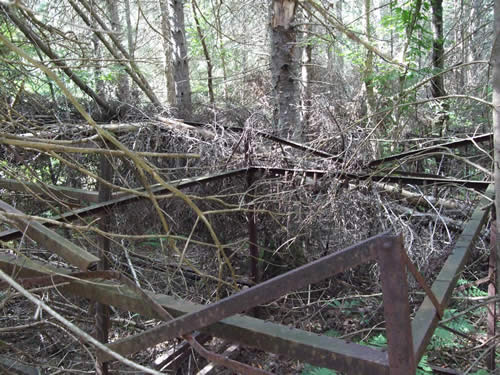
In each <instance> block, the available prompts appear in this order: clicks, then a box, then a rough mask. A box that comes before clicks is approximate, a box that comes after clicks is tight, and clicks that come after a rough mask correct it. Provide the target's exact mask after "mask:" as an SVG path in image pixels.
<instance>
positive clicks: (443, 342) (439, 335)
mask: <svg viewBox="0 0 500 375" xmlns="http://www.w3.org/2000/svg"><path fill="white" fill-rule="evenodd" d="M456 312H457V310H456V309H448V310H446V311H445V313H444V319H449V318H451V317H452V316H453V315H454V314H455V313H456ZM446 326H447V327H449V328H452V329H454V330H455V331H458V332H461V333H464V334H469V333H471V332H472V331H473V330H474V326H473V325H472V324H471V323H470V322H469V321H468V320H467V319H466V318H465V316H463V315H462V316H459V317H458V318H456V319H454V320H451V321H450V322H448V323H446ZM458 346H459V343H458V342H457V340H456V335H455V334H454V333H453V332H450V331H448V330H446V329H444V328H441V327H438V328H437V329H436V331H435V332H434V335H433V336H432V340H431V343H430V348H432V349H440V348H441V349H442V348H454V347H458Z"/></svg>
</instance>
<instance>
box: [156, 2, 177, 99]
mask: <svg viewBox="0 0 500 375" xmlns="http://www.w3.org/2000/svg"><path fill="white" fill-rule="evenodd" d="M167 1H168V0H158V4H159V6H160V13H161V33H162V36H163V54H164V57H165V58H164V61H163V64H164V75H165V86H166V88H167V101H168V104H169V105H170V106H175V82H174V72H173V67H172V53H173V52H172V41H171V36H172V32H171V30H170V11H169V9H168V2H167Z"/></svg>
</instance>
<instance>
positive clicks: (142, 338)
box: [107, 233, 388, 355]
mask: <svg viewBox="0 0 500 375" xmlns="http://www.w3.org/2000/svg"><path fill="white" fill-rule="evenodd" d="M387 236H388V234H387V233H384V234H381V235H378V236H375V237H372V238H369V239H368V240H365V241H363V242H360V243H358V244H356V245H353V246H351V247H349V248H347V249H344V250H341V251H339V252H337V253H334V254H331V255H327V256H325V257H323V258H320V259H318V260H316V261H314V262H311V263H308V264H306V265H304V266H301V267H299V268H296V269H294V270H292V271H289V272H287V273H284V274H282V275H280V276H277V277H275V278H273V279H270V280H267V281H265V282H263V283H261V284H258V285H256V286H254V287H252V288H249V289H246V290H243V291H241V292H238V293H236V294H234V295H232V296H229V297H227V298H224V299H222V300H220V301H217V302H215V303H213V304H210V305H208V306H206V307H204V308H203V309H202V310H201V311H198V312H196V313H191V314H187V315H185V316H182V317H180V318H177V319H174V320H172V321H169V322H168V323H165V324H163V325H160V326H157V327H154V328H152V329H150V330H147V331H145V332H142V333H139V334H137V335H134V336H130V337H127V338H124V339H121V340H117V341H115V342H113V343H111V344H108V345H107V346H108V347H109V348H110V349H111V350H115V351H117V352H119V353H121V354H123V355H126V354H131V353H135V352H138V351H140V350H143V349H144V343H148V344H149V345H156V344H159V343H161V342H164V341H167V340H170V339H172V338H174V337H179V336H182V335H184V334H186V333H189V332H192V331H195V330H199V329H201V328H203V327H207V326H209V325H210V324H213V323H216V322H217V321H219V320H221V319H224V318H226V317H229V316H231V315H234V314H238V313H241V312H244V311H248V310H250V309H251V308H253V307H255V306H258V305H261V304H263V303H267V302H271V301H273V300H275V299H277V298H279V297H280V296H282V295H284V294H286V293H288V292H290V291H293V290H296V289H300V288H302V287H306V286H307V285H309V284H314V283H316V282H319V281H321V280H324V279H325V278H327V277H330V276H333V275H335V274H337V273H339V272H342V271H344V270H347V269H349V268H353V267H355V266H357V265H359V264H362V263H367V262H370V261H373V260H375V256H376V246H377V244H378V243H379V240H381V239H383V238H385V237H387ZM118 348H119V349H118Z"/></svg>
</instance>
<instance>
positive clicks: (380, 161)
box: [368, 133, 493, 168]
mask: <svg viewBox="0 0 500 375" xmlns="http://www.w3.org/2000/svg"><path fill="white" fill-rule="evenodd" d="M491 140H493V133H486V134H483V135H478V136H476V137H470V138H465V139H460V140H458V141H453V142H446V143H441V144H439V145H434V146H429V147H424V148H421V149H419V150H412V151H407V152H403V153H401V154H397V155H391V156H388V157H385V158H382V159H377V160H373V161H371V162H370V163H368V167H370V168H372V167H375V166H377V165H380V164H384V163H387V162H390V161H393V160H399V159H404V158H408V157H411V156H416V155H425V154H428V153H431V152H436V151H442V149H443V148H448V149H455V148H460V147H464V146H467V145H472V144H474V143H482V142H487V141H491Z"/></svg>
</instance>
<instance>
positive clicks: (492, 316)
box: [486, 210, 497, 371]
mask: <svg viewBox="0 0 500 375" xmlns="http://www.w3.org/2000/svg"><path fill="white" fill-rule="evenodd" d="M493 212H494V210H492V216H493ZM496 244H497V222H496V220H493V221H492V222H491V224H490V257H489V264H488V276H489V278H490V282H489V284H488V297H494V296H495V295H496V285H495V268H496V246H497V245H496ZM496 315H497V314H496V302H495V301H493V302H491V303H489V304H488V318H487V330H488V340H493V342H492V343H491V344H492V345H493V346H492V348H491V350H490V353H489V354H488V355H487V356H486V367H487V368H488V370H490V371H494V370H495V367H496V365H495V352H496V350H495V349H496V345H495V333H496V327H495V326H496V324H495V322H496Z"/></svg>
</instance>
